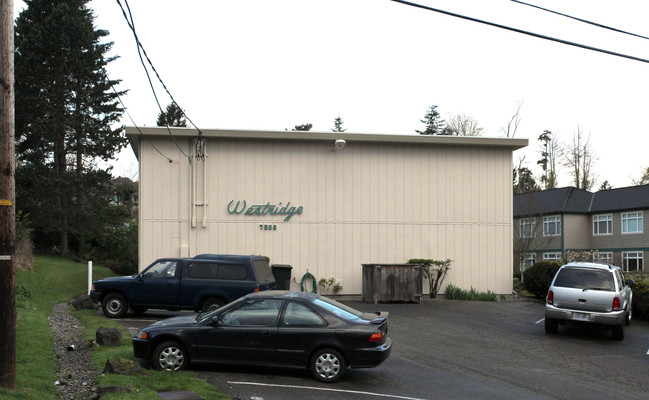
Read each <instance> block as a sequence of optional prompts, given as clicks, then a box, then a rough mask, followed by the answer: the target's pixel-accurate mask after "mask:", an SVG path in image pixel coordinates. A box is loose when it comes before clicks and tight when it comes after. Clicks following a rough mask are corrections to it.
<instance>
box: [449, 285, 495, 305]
mask: <svg viewBox="0 0 649 400" xmlns="http://www.w3.org/2000/svg"><path fill="white" fill-rule="evenodd" d="M446 298H447V299H449V300H468V301H496V300H498V296H496V294H495V293H494V292H492V291H491V290H487V291H486V292H478V291H477V290H476V289H474V288H473V287H472V288H471V289H470V290H465V289H460V288H459V287H457V286H455V285H453V284H452V283H450V284H448V285H447V286H446Z"/></svg>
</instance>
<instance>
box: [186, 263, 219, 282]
mask: <svg viewBox="0 0 649 400" xmlns="http://www.w3.org/2000/svg"><path fill="white" fill-rule="evenodd" d="M187 268H188V270H189V277H190V278H195V279H217V278H218V276H219V265H218V264H211V263H192V264H189V267H187Z"/></svg>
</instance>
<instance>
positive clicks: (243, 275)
mask: <svg viewBox="0 0 649 400" xmlns="http://www.w3.org/2000/svg"><path fill="white" fill-rule="evenodd" d="M188 271H189V277H190V278H194V279H223V280H230V281H234V280H240V281H241V280H246V279H248V271H247V270H246V267H245V266H243V265H241V264H216V263H191V264H189V266H188Z"/></svg>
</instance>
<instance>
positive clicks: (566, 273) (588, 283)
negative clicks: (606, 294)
mask: <svg viewBox="0 0 649 400" xmlns="http://www.w3.org/2000/svg"><path fill="white" fill-rule="evenodd" d="M554 286H557V287H567V288H574V289H589V290H606V291H610V292H614V291H615V281H614V279H613V274H612V273H611V272H609V271H601V270H594V269H585V268H562V269H560V270H559V273H558V274H557V278H556V279H555V281H554Z"/></svg>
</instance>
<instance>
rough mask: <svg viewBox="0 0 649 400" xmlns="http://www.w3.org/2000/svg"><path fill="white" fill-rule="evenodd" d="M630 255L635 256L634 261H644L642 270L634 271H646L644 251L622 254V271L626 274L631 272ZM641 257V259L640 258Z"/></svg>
mask: <svg viewBox="0 0 649 400" xmlns="http://www.w3.org/2000/svg"><path fill="white" fill-rule="evenodd" d="M629 254H634V255H635V257H633V258H631V259H632V260H641V261H642V269H637V270H635V269H634V271H644V252H643V251H625V252H622V269H623V270H624V271H625V272H629V262H628V261H629V259H630V258H629ZM638 256H639V257H638Z"/></svg>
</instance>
